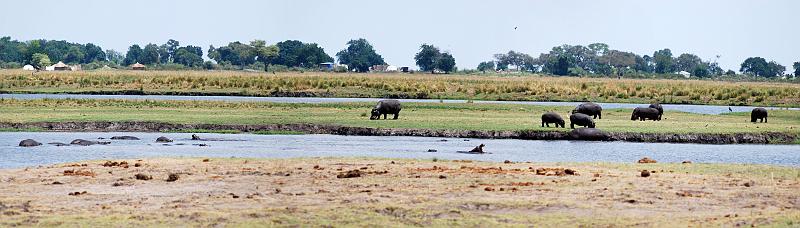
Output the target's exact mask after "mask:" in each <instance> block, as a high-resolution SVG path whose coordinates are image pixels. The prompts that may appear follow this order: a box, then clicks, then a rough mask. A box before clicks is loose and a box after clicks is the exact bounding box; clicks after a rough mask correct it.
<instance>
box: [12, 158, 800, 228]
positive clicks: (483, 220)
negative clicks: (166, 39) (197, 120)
mask: <svg viewBox="0 0 800 228" xmlns="http://www.w3.org/2000/svg"><path fill="white" fill-rule="evenodd" d="M644 170H647V172H646V173H647V174H649V176H648V175H645V172H643V171H644ZM643 176H647V177H643ZM798 189H800V168H796V167H779V166H763V165H739V164H698V163H686V164H674V163H670V164H664V163H648V164H638V163H635V161H631V163H625V164H622V163H536V162H533V163H530V162H518V161H508V162H503V163H492V162H477V161H469V160H458V161H442V160H403V159H382V158H302V159H240V158H231V159H217V158H211V159H207V158H152V159H143V160H137V159H128V160H113V161H86V162H78V163H68V164H57V165H50V166H40V167H30V168H25V169H6V170H0V226H87V225H92V226H104V225H109V226H134V225H136V226H139V225H145V226H167V227H174V226H216V225H225V226H252V225H271V226H292V225H300V226H440V227H442V226H482V227H485V226H529V225H545V226H552V225H566V226H578V225H587V226H607V225H612V226H719V225H724V226H737V225H747V226H750V225H756V226H759V225H772V226H798V225H800V191H799V190H798Z"/></svg>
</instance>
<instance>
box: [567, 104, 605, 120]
mask: <svg viewBox="0 0 800 228" xmlns="http://www.w3.org/2000/svg"><path fill="white" fill-rule="evenodd" d="M575 113H583V114H586V115H589V116H592V117H593V118H599V119H603V107H600V105H598V104H595V103H592V102H586V103H583V104H580V105H578V107H575V109H574V110H572V114H575Z"/></svg>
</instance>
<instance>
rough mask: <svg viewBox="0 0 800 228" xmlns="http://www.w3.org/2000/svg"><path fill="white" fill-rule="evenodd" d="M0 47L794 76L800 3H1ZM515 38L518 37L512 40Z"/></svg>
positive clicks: (735, 0) (296, 0) (687, 0)
mask: <svg viewBox="0 0 800 228" xmlns="http://www.w3.org/2000/svg"><path fill="white" fill-rule="evenodd" d="M0 5H2V8H3V9H2V10H0V12H2V13H0V36H11V37H12V38H13V39H18V40H30V39H38V38H45V39H55V40H62V39H63V40H68V41H72V42H80V43H87V42H91V43H95V44H98V45H100V46H102V47H103V48H104V49H115V50H118V51H122V52H123V53H124V52H125V51H126V50H127V47H128V46H130V45H131V44H134V43H137V44H147V43H158V44H162V43H165V42H166V40H168V39H170V38H172V39H176V40H178V41H180V42H181V45H188V44H191V45H197V46H202V47H203V50H204V52H205V51H207V48H208V45H210V44H212V45H214V46H221V45H225V44H227V43H228V42H230V41H236V40H239V41H249V40H253V39H263V40H267V41H268V42H272V43H274V42H279V41H283V40H287V39H297V40H301V41H303V42H315V43H318V44H320V45H321V46H322V47H324V48H325V51H326V52H327V53H328V54H329V55H331V56H334V55H335V54H336V52H338V51H339V50H341V49H343V48H344V47H345V43H346V42H347V41H348V40H350V39H355V38H366V39H367V40H369V41H370V42H371V43H372V45H373V46H375V49H377V51H378V53H379V54H381V55H383V57H384V59H385V60H386V61H387V62H388V63H390V64H393V65H401V66H413V65H414V60H413V55H414V54H415V53H416V52H417V51H418V48H419V45H420V44H422V43H430V44H433V45H436V46H438V47H440V48H441V49H443V50H445V51H449V52H451V53H452V54H453V55H454V57H455V58H456V62H457V65H458V67H459V68H475V67H476V66H477V64H478V63H479V62H481V61H485V60H490V59H491V58H492V55H493V54H495V53H501V52H507V51H508V50H512V49H513V50H516V51H522V52H525V53H529V54H531V55H533V56H538V54H539V53H541V52H547V51H549V50H550V48H552V47H553V46H556V45H561V44H583V45H586V44H589V43H593V42H603V43H607V44H609V45H610V46H611V48H613V49H618V50H624V51H632V52H635V53H637V54H640V55H644V54H648V55H652V54H653V52H654V51H656V50H658V49H662V48H670V49H672V53H673V54H674V55H675V56H677V55H679V54H681V53H686V52H689V53H694V54H697V55H698V56H700V57H701V58H703V59H706V60H710V59H713V58H714V56H716V55H721V58H720V59H719V62H720V64H721V65H722V67H723V68H725V69H733V70H737V71H738V70H739V64H741V62H742V61H743V60H744V59H745V58H747V57H750V56H761V57H764V58H766V59H767V60H775V61H777V62H779V63H781V64H783V65H784V66H787V70H790V69H791V65H792V63H793V62H796V61H800V43H798V40H799V39H800V38H798V37H800V29H798V27H797V26H798V24H799V23H798V22H800V19H798V17H797V15H796V12H797V10H798V9H800V1H796V0H758V1H756V0H752V1H748V0H702V1H699V0H669V1H663V0H619V1H598V0H586V1H579V0H559V1H556V0H553V1H534V0H528V1H524V0H519V1H514V0H495V1H479V0H460V1H459V0H405V1H374V0H341V1H324V0H319V1H313V0H286V1H244V0H242V1H237V0H226V1H209V0H191V1H190V0H175V1H159V0H139V1H111V0H74V1H58V0H38V1H22V0H16V1H14V0H9V1H3V3H2V4H0ZM514 27H518V28H517V29H516V30H514Z"/></svg>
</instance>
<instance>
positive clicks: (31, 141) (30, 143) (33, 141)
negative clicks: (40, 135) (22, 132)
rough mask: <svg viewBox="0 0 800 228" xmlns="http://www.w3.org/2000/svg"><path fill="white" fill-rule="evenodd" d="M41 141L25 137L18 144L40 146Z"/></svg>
mask: <svg viewBox="0 0 800 228" xmlns="http://www.w3.org/2000/svg"><path fill="white" fill-rule="evenodd" d="M41 145H42V143H39V142H37V141H36V140H33V139H26V140H22V141H21V142H19V146H21V147H34V146H41Z"/></svg>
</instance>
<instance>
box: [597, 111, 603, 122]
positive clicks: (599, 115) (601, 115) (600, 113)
mask: <svg viewBox="0 0 800 228" xmlns="http://www.w3.org/2000/svg"><path fill="white" fill-rule="evenodd" d="M597 116H598V117H599V119H601V120H602V119H603V113H602V112H598V113H597Z"/></svg>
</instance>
